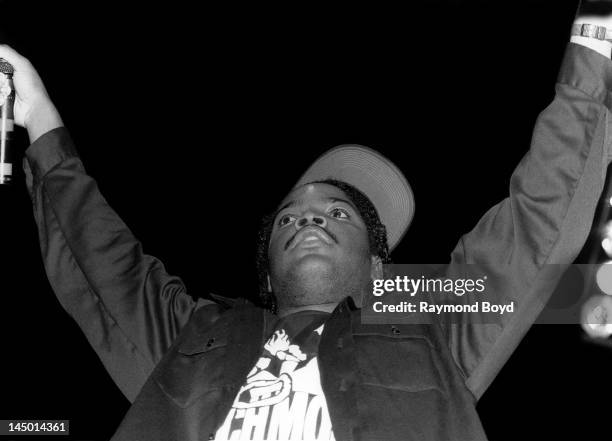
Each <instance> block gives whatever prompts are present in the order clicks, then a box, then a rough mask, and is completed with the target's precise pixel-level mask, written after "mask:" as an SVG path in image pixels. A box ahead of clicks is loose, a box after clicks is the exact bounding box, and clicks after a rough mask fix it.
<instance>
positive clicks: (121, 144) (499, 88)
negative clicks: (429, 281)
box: [0, 0, 612, 440]
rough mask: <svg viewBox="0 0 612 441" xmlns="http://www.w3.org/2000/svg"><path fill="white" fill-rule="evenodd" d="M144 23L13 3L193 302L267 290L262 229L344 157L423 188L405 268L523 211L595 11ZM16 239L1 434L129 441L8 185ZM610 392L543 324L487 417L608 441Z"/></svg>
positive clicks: (474, 6)
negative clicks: (524, 162)
mask: <svg viewBox="0 0 612 441" xmlns="http://www.w3.org/2000/svg"><path fill="white" fill-rule="evenodd" d="M521 3H523V4H521ZM525 3H528V5H525ZM126 4H127V2H123V3H121V2H81V3H80V4H79V3H67V2H43V1H41V2H34V1H23V0H20V1H3V2H0V8H1V10H0V16H1V27H0V37H1V38H0V39H1V40H2V41H3V42H6V43H8V44H10V45H11V46H13V47H14V48H15V49H17V50H18V51H20V52H21V53H22V54H23V55H25V56H26V57H28V58H29V59H30V60H31V61H32V63H33V64H34V65H35V66H36V68H37V69H38V71H39V73H40V75H41V77H42V78H43V80H44V81H45V84H46V86H47V89H48V91H49V93H50V95H51V97H52V99H53V100H54V102H55V103H56V105H57V107H58V108H59V110H60V112H61V115H62V117H63V120H64V123H65V124H66V126H67V127H68V128H69V129H70V131H71V133H72V136H73V138H74V139H75V141H76V144H77V146H78V148H79V151H80V154H81V156H82V158H83V160H84V163H85V165H86V167H87V169H88V171H89V173H90V174H91V175H93V176H94V177H96V179H97V180H98V182H99V184H100V187H101V189H102V191H103V193H104V195H105V196H106V198H107V199H108V200H109V201H110V203H111V204H112V206H113V207H114V208H115V209H116V210H117V211H118V212H119V213H120V214H121V216H122V217H123V219H124V220H125V221H126V222H127V224H128V225H129V226H130V227H131V229H132V231H133V232H134V233H135V234H136V236H137V237H138V238H139V239H140V240H141V241H142V242H143V243H144V246H145V251H146V252H147V253H149V254H153V255H155V256H158V257H160V258H161V259H162V260H163V261H164V263H165V264H166V267H167V269H168V270H169V271H170V272H171V273H173V274H177V275H179V276H181V277H182V278H183V280H184V281H185V283H186V285H187V287H188V289H189V291H190V292H191V293H192V294H194V295H199V294H200V293H202V294H203V293H206V292H216V293H220V294H224V295H251V294H252V293H254V291H255V269H254V264H253V256H254V238H255V233H256V231H257V228H258V221H259V219H260V217H261V216H262V215H263V214H265V213H267V212H269V211H271V210H272V209H273V208H274V207H275V206H276V204H277V203H278V202H279V201H280V200H281V198H282V197H283V196H285V194H286V193H287V191H288V190H289V189H290V188H291V187H292V185H293V184H294V183H295V181H296V179H297V178H298V177H299V176H300V175H301V173H302V172H303V171H304V170H305V169H306V167H307V166H308V165H309V164H310V162H311V161H312V160H313V159H315V158H316V157H317V156H318V155H319V154H320V153H322V152H324V151H325V150H327V149H328V148H330V147H332V146H335V145H337V144H343V143H351V142H354V143H360V144H364V145H369V146H371V147H373V148H376V149H378V150H379V151H381V152H383V153H384V154H385V155H386V156H388V157H389V158H390V159H391V160H393V161H394V162H395V163H396V164H397V165H398V166H399V167H400V168H401V169H402V170H403V171H404V173H405V174H406V176H407V177H408V179H409V181H410V182H411V184H412V186H413V189H414V192H415V195H416V201H417V211H416V216H415V218H414V222H413V224H412V227H411V229H410V231H409V232H408V234H407V235H406V236H405V238H404V240H403V242H402V244H401V245H400V246H399V247H398V248H397V250H396V252H395V253H394V258H395V261H396V262H398V263H428V262H431V263H439V262H446V261H447V260H448V255H449V253H450V252H451V250H452V249H453V248H454V246H455V243H456V241H457V240H458V238H459V237H460V235H461V234H462V233H465V232H467V231H469V230H470V229H471V228H472V227H473V226H474V225H475V223H476V222H477V221H478V219H479V218H480V217H481V216H482V215H483V214H484V212H485V211H486V210H487V209H488V208H489V207H490V206H492V205H493V204H495V203H497V202H499V201H500V200H501V199H502V198H504V197H505V196H506V194H507V187H508V181H509V177H510V174H511V173H512V170H513V169H514V167H515V165H516V164H517V163H518V162H519V160H520V158H521V157H522V156H523V155H524V153H525V152H526V151H527V149H528V147H529V142H530V137H531V130H532V128H533V124H534V121H535V118H536V116H537V115H538V113H539V112H540V111H541V110H542V109H543V108H544V107H545V106H546V105H547V104H548V103H549V102H550V100H551V99H552V97H553V95H554V82H555V78H556V75H557V72H558V69H559V65H560V62H561V59H562V55H563V51H564V48H565V45H566V42H567V40H568V38H569V37H568V33H569V27H570V25H571V22H572V20H573V15H574V12H575V8H576V2H571V1H568V2H562V1H553V0H550V1H540V2H533V1H532V2H516V3H510V2H494V3H493V4H485V3H484V2H468V1H454V2H451V1H448V2H429V3H428V4H427V5H425V4H414V5H412V4H411V5H410V7H409V8H406V5H408V3H404V4H403V5H402V7H400V6H397V7H393V8H391V7H387V6H383V5H375V4H374V3H371V4H368V5H363V6H356V4H347V5H341V4H335V6H334V7H333V8H332V7H330V6H329V5H325V4H321V5H317V4H313V3H303V4H298V5H292V6H291V7H289V6H287V4H277V5H274V4H268V5H266V6H261V5H257V6H256V7H253V6H248V7H244V6H239V5H238V4H234V5H230V6H228V7H227V8H221V7H211V6H208V5H207V4H206V3H200V2H197V3H196V2H193V5H191V6H186V5H184V4H183V5H182V4H179V3H178V2H167V3H164V4H159V5H157V6H153V5H152V4H143V5H142V6H141V7H138V6H135V5H132V6H129V7H128V6H126ZM20 141H21V144H20V145H21V148H22V149H24V148H25V147H26V146H27V143H26V138H25V134H24V133H23V132H21V133H20ZM19 179H21V178H19ZM19 179H18V180H19ZM0 227H1V231H2V232H1V235H2V237H1V239H0V254H1V260H0V264H1V266H0V296H1V299H2V303H1V305H2V306H1V307H0V323H1V328H0V339H1V345H2V346H1V348H2V349H1V354H2V358H1V361H0V366H1V371H0V378H1V383H0V419H12V418H20V419H25V418H32V419H43V418H46V419H69V420H70V421H71V432H72V435H71V439H108V438H109V437H110V436H111V435H112V433H113V432H114V430H115V428H116V427H117V426H118V424H119V422H120V421H121V419H122V416H123V415H124V413H125V412H126V410H127V409H128V402H127V400H125V399H124V398H123V396H122V395H121V393H120V392H119V390H118V389H117V388H116V386H115V385H114V383H113V382H112V380H111V379H110V378H109V377H108V376H107V374H106V372H105V370H104V368H103V367H102V365H101V363H99V361H98V360H97V356H96V355H95V353H94V352H93V350H91V349H90V348H89V345H88V343H87V341H86V340H85V338H84V337H83V336H82V335H81V333H80V330H79V329H78V328H77V326H76V325H75V324H74V323H73V322H72V320H71V319H70V318H69V317H68V315H67V314H66V313H65V312H64V311H63V310H62V309H61V307H60V305H59V303H58V302H57V300H56V299H55V297H54V295H53V293H52V291H51V289H50V287H49V285H48V282H47V280H46V276H45V274H44V269H43V266H42V262H41V259H40V251H39V245H38V241H37V232H36V227H35V224H34V221H33V219H32V216H31V203H30V200H29V198H28V195H27V192H26V190H25V184H23V181H22V180H21V181H20V182H17V184H16V185H14V186H13V187H12V188H10V189H6V188H2V192H1V194H0ZM583 254H584V255H588V254H589V253H588V252H585V253H583ZM611 382H612V353H611V352H610V350H609V349H607V348H605V347H603V346H600V345H596V344H593V343H592V342H589V341H587V340H585V338H584V337H583V333H582V331H581V329H580V327H579V326H577V325H576V326H570V325H566V326H553V325H546V326H545V325H539V326H535V327H533V328H532V329H531V330H530V331H529V333H528V334H527V336H526V338H525V339H524V341H523V342H522V343H521V345H520V346H519V348H518V349H517V351H516V352H515V354H514V355H513V357H512V358H511V359H510V361H509V362H508V363H507V364H506V366H505V367H504V369H503V370H502V372H501V373H500V374H499V376H498V377H497V379H496V381H495V382H494V383H493V385H492V386H491V387H490V388H489V390H488V391H487V393H486V394H485V395H484V397H483V398H482V399H481V400H480V402H479V405H478V410H479V412H480V414H481V417H482V421H483V425H484V427H485V430H486V432H487V434H488V436H489V437H490V439H491V440H505V439H509V440H510V439H513V440H514V439H525V438H529V439H532V438H534V439H535V438H544V439H553V438H559V437H564V438H565V437H569V438H573V439H594V438H595V437H596V436H598V435H603V436H604V437H605V438H609V425H608V424H606V423H607V421H608V413H609V411H608V410H607V398H608V397H609V396H610V393H611V392H612V387H611V386H610V383H611ZM432 424H435V423H434V422H432ZM64 439H66V438H64Z"/></svg>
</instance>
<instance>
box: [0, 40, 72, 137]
mask: <svg viewBox="0 0 612 441" xmlns="http://www.w3.org/2000/svg"><path fill="white" fill-rule="evenodd" d="M0 58H4V59H5V60H6V61H8V62H9V63H11V64H12V65H13V68H14V69H15V73H14V74H13V84H14V86H15V107H14V113H15V123H16V124H17V125H19V126H21V127H25V128H26V129H27V131H28V135H29V137H30V142H34V141H35V140H36V139H37V138H38V137H39V136H41V135H43V134H44V133H46V132H48V131H49V130H51V129H54V128H56V127H60V126H62V125H63V123H62V119H61V117H60V115H59V113H58V111H57V109H56V108H55V105H54V104H53V102H52V101H51V99H50V98H49V94H48V93H47V90H46V89H45V85H44V84H43V82H42V80H41V79H40V76H39V75H38V73H37V72H36V69H34V66H32V63H30V62H29V61H28V60H27V59H26V58H25V57H23V56H21V55H20V54H19V53H17V52H16V51H15V50H14V49H12V48H11V47H9V46H7V45H3V44H0Z"/></svg>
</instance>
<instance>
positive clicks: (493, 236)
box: [443, 43, 612, 398]
mask: <svg viewBox="0 0 612 441" xmlns="http://www.w3.org/2000/svg"><path fill="white" fill-rule="evenodd" d="M611 87H612V63H611V61H610V60H609V59H607V58H605V57H603V56H602V55H600V54H598V53H597V52H595V51H592V50H591V49H588V48H586V47H583V46H579V45H576V44H573V43H570V44H569V46H568V48H567V51H566V54H565V57H564V60H563V63H562V67H561V71H560V74H559V79H558V83H557V84H556V89H555V90H556V93H555V98H554V99H553V101H552V103H551V104H550V105H549V106H548V107H547V108H546V109H545V110H544V111H543V112H542V113H541V114H540V115H539V117H538V119H537V122H536V125H535V128H534V132H533V137H532V141H531V147H530V149H529V151H528V152H527V154H526V155H525V157H524V158H523V159H522V161H521V162H520V164H519V165H518V167H517V168H516V170H515V171H514V173H513V175H512V177H511V180H510V195H509V197H508V198H506V199H505V200H503V201H502V202H500V203H499V204H497V205H496V206H494V207H493V208H491V209H490V210H489V211H488V212H487V213H486V214H485V215H484V216H483V218H482V219H481V220H480V221H479V222H478V224H477V225H476V227H475V228H474V229H473V230H472V231H471V232H469V233H468V234H466V235H465V236H463V237H462V238H461V239H460V241H459V243H458V244H457V246H456V248H455V250H454V251H453V252H452V255H451V271H452V268H453V266H457V265H458V264H476V265H478V267H479V268H484V269H486V275H487V277H488V280H487V289H489V287H492V288H493V289H494V290H495V291H496V293H495V298H496V299H500V298H503V299H507V300H512V301H515V311H514V313H512V314H510V315H507V314H506V315H502V316H499V317H500V318H499V319H497V320H498V322H496V323H490V322H489V323H487V324H475V323H473V324H452V325H446V326H443V327H444V331H445V332H446V334H447V335H446V337H447V339H448V342H449V344H450V349H451V352H452V353H453V357H454V358H455V361H456V362H457V363H458V365H459V367H460V369H461V370H462V371H463V373H464V375H465V378H466V384H467V386H468V388H469V389H470V390H471V391H472V393H473V394H474V395H475V397H476V398H480V397H481V396H482V394H483V393H484V391H485V390H486V388H487V387H488V386H489V384H490V383H491V382H492V381H493V379H494V378H495V375H497V373H498V372H499V370H500V369H501V367H502V366H503V365H504V363H505V362H506V361H507V359H508V358H509V357H510V355H511V354H512V352H513V351H514V349H515V348H516V347H517V345H518V344H519V342H520V340H521V339H522V338H523V336H524V335H525V333H526V332H527V330H528V328H529V326H530V325H531V324H532V323H533V322H534V321H535V319H536V318H537V316H538V314H539V313H540V312H541V311H542V308H543V306H544V305H545V302H546V300H547V299H548V298H549V297H550V295H551V294H552V292H553V291H554V288H555V286H556V285H557V283H558V281H559V279H560V278H561V276H562V274H563V269H564V268H566V266H565V267H564V266H563V265H560V264H570V263H571V262H572V261H573V260H574V259H575V258H576V256H577V255H578V253H579V252H580V250H581V248H582V246H583V245H584V242H585V241H586V238H587V236H588V234H589V231H590V228H591V225H592V222H593V216H594V212H595V208H596V204H597V201H598V199H599V197H600V195H601V192H602V189H603V184H604V178H605V173H606V168H607V165H608V162H609V159H608V151H609V144H610V140H609V135H608V133H607V130H608V124H609V122H608V120H609V118H610V115H609V109H610V104H611V96H610V92H609V90H610V88H611ZM551 264H555V265H551Z"/></svg>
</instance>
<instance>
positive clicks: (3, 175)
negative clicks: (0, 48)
mask: <svg viewBox="0 0 612 441" xmlns="http://www.w3.org/2000/svg"><path fill="white" fill-rule="evenodd" d="M14 72H15V70H14V69H13V66H12V65H11V64H10V63H9V62H8V61H6V60H5V59H4V58H0V185H6V184H9V183H10V182H11V181H12V180H13V162H14V152H13V149H12V145H11V144H12V139H13V128H14V116H13V104H14V103H15V88H14V86H13V73H14Z"/></svg>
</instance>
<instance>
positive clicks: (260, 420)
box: [215, 311, 334, 440]
mask: <svg viewBox="0 0 612 441" xmlns="http://www.w3.org/2000/svg"><path fill="white" fill-rule="evenodd" d="M327 316H328V314H325V313H320V312H315V311H303V312H299V313H296V314H292V315H290V316H287V317H284V318H283V319H282V320H281V321H280V323H279V324H278V325H277V326H276V328H275V331H274V333H273V334H272V336H271V337H270V338H269V339H268V341H267V342H266V343H265V345H264V347H263V352H262V355H261V356H260V358H259V360H258V361H257V363H256V364H255V366H254V367H253V369H251V371H250V372H249V374H248V376H247V379H246V383H245V384H244V385H243V386H242V387H241V388H240V390H239V391H238V394H237V396H236V399H235V400H234V403H233V404H232V408H231V410H230V411H229V413H228V414H227V417H226V418H225V421H224V423H223V425H222V426H221V427H220V428H219V429H218V430H217V433H216V435H215V440H334V434H333V431H332V427H331V420H330V418H329V412H328V410H327V402H326V401H325V395H324V394H323V390H322V388H321V378H320V375H319V366H318V363H317V352H318V347H319V340H320V337H321V333H322V332H323V326H324V324H323V323H324V321H325V318H326V317H327Z"/></svg>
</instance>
